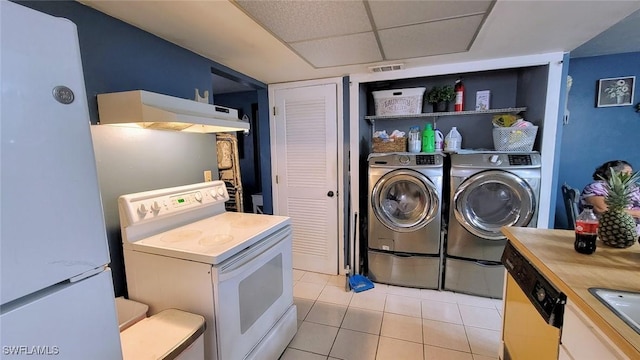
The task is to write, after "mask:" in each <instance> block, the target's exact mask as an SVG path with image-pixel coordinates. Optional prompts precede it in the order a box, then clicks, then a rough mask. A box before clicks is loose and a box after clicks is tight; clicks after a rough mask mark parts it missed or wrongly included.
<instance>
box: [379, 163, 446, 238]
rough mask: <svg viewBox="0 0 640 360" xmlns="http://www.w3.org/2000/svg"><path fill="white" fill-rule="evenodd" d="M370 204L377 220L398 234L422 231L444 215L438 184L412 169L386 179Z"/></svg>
mask: <svg viewBox="0 0 640 360" xmlns="http://www.w3.org/2000/svg"><path fill="white" fill-rule="evenodd" d="M370 201H371V208H372V209H373V213H374V214H375V216H376V218H377V219H378V220H379V221H380V222H381V223H382V224H384V225H385V226H386V227H388V228H389V229H391V230H393V231H398V232H411V231H415V230H418V229H421V228H422V227H424V226H426V225H427V224H428V223H430V222H431V221H432V220H433V219H434V218H435V217H436V216H437V214H438V213H439V211H440V204H439V201H438V192H437V190H436V187H435V186H434V184H433V183H432V182H431V180H429V178H428V177H426V176H424V175H423V174H421V173H419V172H417V171H414V170H410V169H398V170H394V171H391V172H389V173H387V174H385V175H383V176H382V177H381V178H380V179H379V180H378V182H377V183H376V184H375V186H374V187H373V190H372V191H371V200H370Z"/></svg>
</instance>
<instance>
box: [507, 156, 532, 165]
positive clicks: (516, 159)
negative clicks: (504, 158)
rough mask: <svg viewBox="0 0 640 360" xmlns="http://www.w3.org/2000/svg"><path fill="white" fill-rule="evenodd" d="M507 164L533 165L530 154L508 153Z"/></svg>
mask: <svg viewBox="0 0 640 360" xmlns="http://www.w3.org/2000/svg"><path fill="white" fill-rule="evenodd" d="M509 165H533V162H532V161H531V155H509Z"/></svg>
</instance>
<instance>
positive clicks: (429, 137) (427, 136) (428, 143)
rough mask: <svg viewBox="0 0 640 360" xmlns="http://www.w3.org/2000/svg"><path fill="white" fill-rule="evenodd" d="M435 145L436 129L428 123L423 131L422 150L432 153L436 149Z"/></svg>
mask: <svg viewBox="0 0 640 360" xmlns="http://www.w3.org/2000/svg"><path fill="white" fill-rule="evenodd" d="M435 146H436V140H435V131H433V127H432V126H431V124H430V123H428V124H427V125H425V126H424V130H423V131H422V152H425V153H432V152H434V151H435Z"/></svg>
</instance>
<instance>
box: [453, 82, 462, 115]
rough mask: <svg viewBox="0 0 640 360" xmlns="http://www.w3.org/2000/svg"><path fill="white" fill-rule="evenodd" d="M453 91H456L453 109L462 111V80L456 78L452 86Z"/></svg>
mask: <svg viewBox="0 0 640 360" xmlns="http://www.w3.org/2000/svg"><path fill="white" fill-rule="evenodd" d="M453 91H455V93H456V103H455V106H454V108H453V110H454V111H463V107H464V84H462V80H460V79H458V80H456V84H455V86H454V87H453Z"/></svg>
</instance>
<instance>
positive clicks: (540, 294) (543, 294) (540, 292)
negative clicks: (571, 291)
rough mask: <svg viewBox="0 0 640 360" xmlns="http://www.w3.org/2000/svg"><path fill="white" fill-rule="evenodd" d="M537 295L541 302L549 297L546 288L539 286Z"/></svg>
mask: <svg viewBox="0 0 640 360" xmlns="http://www.w3.org/2000/svg"><path fill="white" fill-rule="evenodd" d="M536 297H537V298H538V301H539V302H543V301H544V299H545V298H546V297H547V292H546V291H545V290H544V288H539V289H538V290H536Z"/></svg>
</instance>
